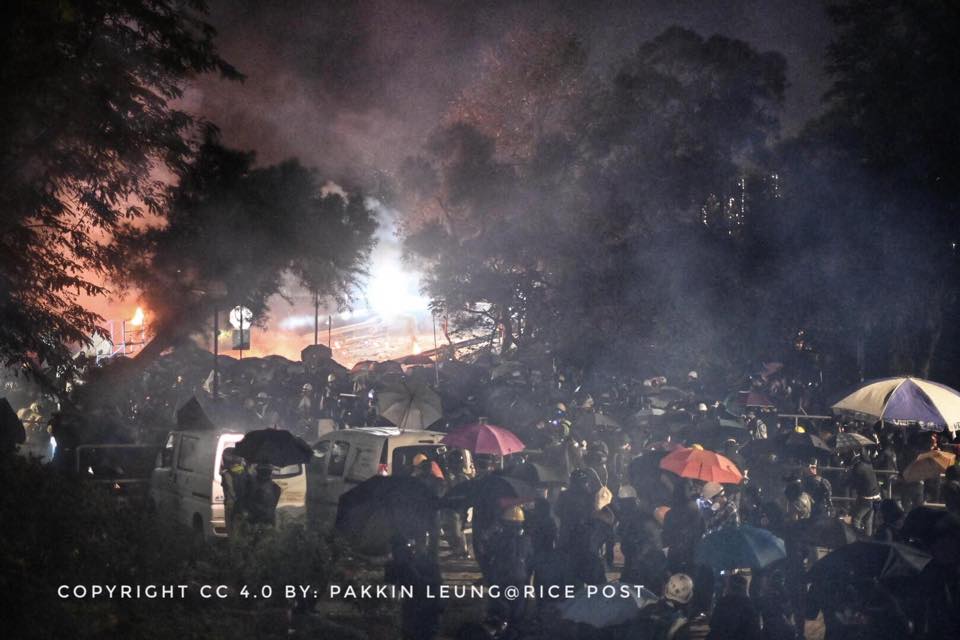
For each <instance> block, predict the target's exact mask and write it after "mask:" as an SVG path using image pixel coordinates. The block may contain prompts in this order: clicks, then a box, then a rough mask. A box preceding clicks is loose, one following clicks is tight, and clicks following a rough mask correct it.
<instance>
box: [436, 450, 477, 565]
mask: <svg viewBox="0 0 960 640" xmlns="http://www.w3.org/2000/svg"><path fill="white" fill-rule="evenodd" d="M469 480H470V477H469V476H468V475H467V470H466V458H465V456H464V453H463V451H460V450H459V449H454V450H452V451H451V452H450V453H449V454H448V455H447V478H446V491H450V490H451V489H453V488H454V487H456V486H457V485H459V484H463V483H464V482H467V481H469ZM466 516H467V514H466V510H465V509H462V508H461V509H445V510H444V511H443V512H442V513H441V525H442V527H443V533H444V535H445V537H446V540H447V544H448V545H449V546H450V552H451V553H452V554H453V555H454V557H455V558H466V557H468V556H469V555H470V554H469V552H468V551H467V539H466V536H465V535H464V533H463V523H464V522H465V521H466V519H467V518H466Z"/></svg>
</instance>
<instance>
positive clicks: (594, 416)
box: [574, 412, 621, 431]
mask: <svg viewBox="0 0 960 640" xmlns="http://www.w3.org/2000/svg"><path fill="white" fill-rule="evenodd" d="M574 428H575V429H579V430H581V431H590V430H593V429H599V430H601V431H602V430H606V429H620V428H621V424H620V423H619V422H618V421H617V420H615V419H613V418H611V417H610V416H608V415H605V414H602V413H593V412H590V413H584V414H582V415H581V416H580V417H579V418H577V421H576V422H575V423H574Z"/></svg>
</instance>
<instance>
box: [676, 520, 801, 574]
mask: <svg viewBox="0 0 960 640" xmlns="http://www.w3.org/2000/svg"><path fill="white" fill-rule="evenodd" d="M786 557H787V551H786V548H785V547H784V544H783V540H781V539H780V538H778V537H777V536H775V535H773V534H772V533H770V532H769V531H767V530H766V529H758V528H756V527H751V526H750V525H742V526H739V527H724V528H722V529H718V530H716V531H714V532H713V533H709V534H707V535H706V536H705V537H704V538H703V540H701V541H700V543H699V544H698V545H697V549H696V554H695V558H696V560H697V562H699V563H700V564H705V565H708V566H710V567H712V568H713V569H715V570H718V571H722V570H729V569H741V568H750V569H763V568H764V567H766V566H769V565H771V564H773V563H774V562H776V561H778V560H782V559H784V558H786Z"/></svg>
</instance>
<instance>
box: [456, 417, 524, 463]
mask: <svg viewBox="0 0 960 640" xmlns="http://www.w3.org/2000/svg"><path fill="white" fill-rule="evenodd" d="M442 442H443V443H444V444H445V445H447V446H448V447H457V448H460V449H467V450H468V451H472V452H473V453H484V454H490V455H497V456H505V455H509V454H511V453H517V452H518V451H523V450H524V448H525V447H524V444H523V442H521V441H520V438H518V437H517V436H515V435H514V434H513V433H512V432H510V431H508V430H507V429H504V428H503V427H497V426H494V425H492V424H487V423H485V422H480V423H477V424H468V425H466V426H463V427H457V428H456V429H454V430H453V431H451V432H450V433H448V434H447V435H445V436H444V437H443V440H442Z"/></svg>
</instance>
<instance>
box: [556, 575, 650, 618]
mask: <svg viewBox="0 0 960 640" xmlns="http://www.w3.org/2000/svg"><path fill="white" fill-rule="evenodd" d="M598 589H599V593H594V594H590V595H588V594H587V592H586V590H585V589H581V590H580V591H578V592H577V594H576V595H575V596H574V597H573V598H571V599H570V600H567V601H566V602H564V603H562V604H561V605H560V614H561V617H562V618H563V619H564V620H567V621H569V622H582V623H583V624H587V625H590V626H591V627H596V628H597V629H603V628H605V627H612V626H614V625H617V624H622V623H624V622H628V621H630V620H632V619H633V618H634V616H636V615H637V612H638V611H640V609H642V608H643V607H645V606H647V605H648V604H652V603H654V602H656V601H657V594H655V593H653V592H652V591H649V590H647V589H645V588H644V587H637V586H635V585H622V584H621V583H620V582H618V581H614V582H608V583H607V584H606V585H604V586H603V587H598ZM604 589H607V590H608V591H609V592H610V593H613V594H615V595H614V596H613V597H606V596H604V595H603V592H604Z"/></svg>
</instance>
